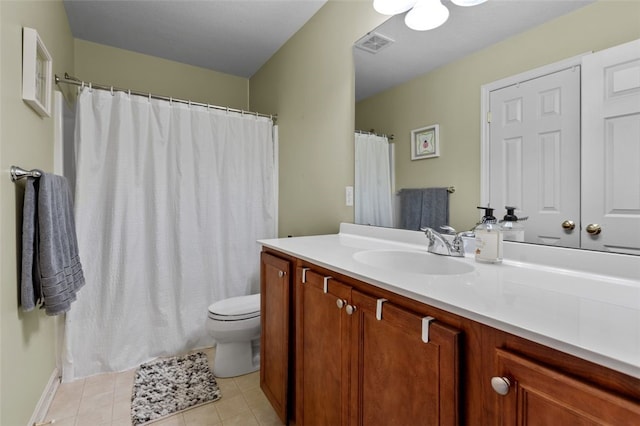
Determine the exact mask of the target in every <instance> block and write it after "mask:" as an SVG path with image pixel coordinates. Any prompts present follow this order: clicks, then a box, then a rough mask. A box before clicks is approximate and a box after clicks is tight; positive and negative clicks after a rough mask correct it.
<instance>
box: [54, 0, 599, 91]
mask: <svg viewBox="0 0 640 426" xmlns="http://www.w3.org/2000/svg"><path fill="white" fill-rule="evenodd" d="M359 1H365V0H359ZM442 1H443V4H445V5H446V6H447V7H448V8H449V10H450V13H451V15H450V17H449V20H448V21H447V22H446V23H445V24H444V25H443V26H442V27H440V28H437V29H435V30H431V31H425V32H418V31H413V30H410V29H408V28H407V27H406V26H405V25H404V22H403V18H404V17H403V15H398V16H395V17H392V18H391V19H389V20H388V21H387V22H386V23H384V24H383V25H381V26H380V27H379V28H378V29H377V30H376V31H378V32H380V33H382V34H384V35H385V36H388V37H390V38H392V39H394V40H395V43H394V44H393V45H391V46H390V47H388V48H386V49H384V50H382V51H380V52H378V53H377V54H375V55H372V54H370V53H367V52H365V51H362V50H359V49H354V56H355V60H356V98H357V99H363V98H365V97H368V96H370V95H372V94H374V93H377V92H379V91H381V90H384V89H387V88H390V87H393V86H395V85H397V84H400V83H402V82H404V81H407V80H408V79H410V78H414V77H416V76H418V75H421V74H424V73H426V72H428V71H430V70H432V69H434V68H437V67H439V66H441V65H443V64H446V63H448V62H451V61H453V60H455V59H458V58H460V57H463V56H465V55H467V54H469V53H471V52H474V51H477V50H480V49H482V48H484V47H486V46H489V45H491V44H493V43H496V42H497V41H499V40H502V39H503V38H505V37H508V36H510V35H513V34H517V33H519V32H522V31H524V30H526V29H528V28H531V27H534V26H536V25H539V24H541V23H543V22H545V21H547V20H549V19H552V18H554V17H556V16H559V15H562V14H565V13H568V12H570V11H572V10H574V9H576V8H578V7H582V6H584V5H586V4H588V3H591V2H592V1H593V0H489V1H488V2H487V3H484V4H482V5H479V6H475V7H468V8H463V7H458V6H455V5H453V4H451V3H450V0H442ZM325 2H326V0H64V5H65V9H66V12H67V17H68V19H69V25H70V27H71V32H72V34H73V36H74V37H76V38H79V39H82V40H87V41H91V42H95V43H100V44H104V45H108V46H114V47H118V48H121V49H127V50H131V51H134V52H139V53H143V54H147V55H153V56H157V57H161V58H165V59H170V60H174V61H178V62H182V63H186V64H190V65H195V66H199V67H203V68H208V69H212V70H215V71H220V72H224V73H228V74H232V75H236V76H239V77H244V78H249V77H251V76H252V75H253V74H254V73H255V72H256V71H258V70H259V69H260V67H261V66H262V65H263V64H264V63H265V62H266V61H267V60H268V59H269V58H270V57H271V56H272V55H273V54H274V53H275V52H276V51H277V50H278V49H279V48H280V47H281V46H282V45H283V44H284V43H285V42H286V41H287V40H288V39H289V38H290V37H291V36H293V35H294V34H295V33H296V32H297V31H298V30H299V29H300V28H301V27H302V26H303V25H304V24H305V23H306V22H307V21H308V20H309V19H310V18H311V17H312V16H313V15H314V14H315V13H316V12H317V11H318V10H319V9H320V8H321V7H322V6H323V5H324V4H325ZM80 77H81V76H80Z"/></svg>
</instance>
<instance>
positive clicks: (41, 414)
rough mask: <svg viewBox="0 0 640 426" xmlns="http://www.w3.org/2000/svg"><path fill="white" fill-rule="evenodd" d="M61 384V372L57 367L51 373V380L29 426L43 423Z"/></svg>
mask: <svg viewBox="0 0 640 426" xmlns="http://www.w3.org/2000/svg"><path fill="white" fill-rule="evenodd" d="M59 385H60V372H59V371H58V369H57V368H55V369H54V370H53V373H51V377H49V382H48V383H47V386H46V387H45V388H44V392H42V395H41V396H40V400H39V401H38V404H37V405H36V409H35V410H34V411H33V414H32V415H31V419H29V423H27V426H37V425H40V424H43V423H42V422H44V420H45V418H46V415H47V411H49V407H50V406H51V402H52V401H53V397H54V396H55V395H56V390H57V389H58V386H59Z"/></svg>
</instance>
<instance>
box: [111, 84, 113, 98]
mask: <svg viewBox="0 0 640 426" xmlns="http://www.w3.org/2000/svg"><path fill="white" fill-rule="evenodd" d="M111 96H113V86H111Z"/></svg>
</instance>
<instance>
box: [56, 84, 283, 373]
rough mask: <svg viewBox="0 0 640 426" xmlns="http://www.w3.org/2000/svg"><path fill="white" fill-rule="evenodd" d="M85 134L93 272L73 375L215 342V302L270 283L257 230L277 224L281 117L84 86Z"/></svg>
mask: <svg viewBox="0 0 640 426" xmlns="http://www.w3.org/2000/svg"><path fill="white" fill-rule="evenodd" d="M75 144H76V166H77V180H76V188H75V196H76V198H75V206H76V222H77V231H78V240H79V241H78V242H79V247H80V255H81V258H82V263H83V266H84V267H85V270H86V279H87V284H86V286H85V288H83V289H82V291H81V292H79V294H78V300H77V304H76V305H74V308H73V309H71V311H70V312H69V313H68V315H67V317H66V324H65V326H66V329H65V344H64V350H63V380H64V381H69V380H73V379H76V378H81V377H86V376H90V375H94V374H98V373H103V372H109V371H122V370H126V369H130V368H132V367H134V366H136V365H139V364H140V363H142V362H145V361H148V360H150V359H153V358H155V357H158V356H167V355H175V354H178V353H181V352H185V351H189V350H192V349H196V348H202V347H206V346H212V344H213V341H212V340H211V338H210V337H209V335H208V333H207V331H206V328H205V325H206V320H207V308H208V306H209V305H210V304H211V303H214V302H215V301H218V300H221V299H223V298H227V297H231V296H240V295H246V294H250V293H257V292H258V291H259V252H260V246H259V245H258V244H257V242H256V240H257V239H260V238H273V237H275V236H276V219H277V218H276V203H277V200H276V195H275V194H276V189H277V188H276V185H277V182H276V180H277V179H276V177H277V175H276V173H277V171H276V169H275V158H274V152H275V151H274V144H275V142H274V137H273V123H272V121H271V120H270V119H267V118H262V117H256V116H250V115H247V114H236V113H230V112H226V111H220V110H214V109H207V108H204V107H199V106H191V105H186V104H181V103H177V102H167V101H162V100H156V99H148V98H145V97H139V96H129V95H128V94H126V93H121V92H116V93H114V94H113V95H112V94H111V93H110V92H108V91H101V90H87V89H84V90H83V91H82V92H81V94H80V96H79V98H78V103H77V113H76V129H75Z"/></svg>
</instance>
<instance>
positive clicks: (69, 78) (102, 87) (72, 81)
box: [55, 72, 278, 122]
mask: <svg viewBox="0 0 640 426" xmlns="http://www.w3.org/2000/svg"><path fill="white" fill-rule="evenodd" d="M55 79H56V84H60V83H64V84H71V85H74V86H80V87H89V88H90V89H100V90H109V91H111V93H113V92H114V91H116V92H124V93H128V94H129V95H137V96H145V97H148V98H149V99H160V100H163V101H169V102H179V103H181V104H187V105H196V106H201V107H206V108H213V109H219V110H222V111H227V112H239V113H241V114H247V115H255V116H256V117H266V118H269V119H271V120H273V121H274V122H275V121H276V120H277V119H278V115H277V114H262V113H260V112H253V111H245V110H242V109H236V108H229V107H223V106H218V105H211V104H203V103H201V102H192V101H189V100H184V99H176V98H172V97H168V96H162V95H154V94H153V93H148V92H139V91H137V90H130V89H122V88H119V87H113V86H107V85H104V84H95V83H90V82H89V83H87V82H84V81H82V80H80V79H79V78H76V77H73V76H71V75H69V74H68V73H66V72H65V73H64V78H60V77H58V75H57V74H56V76H55Z"/></svg>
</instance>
